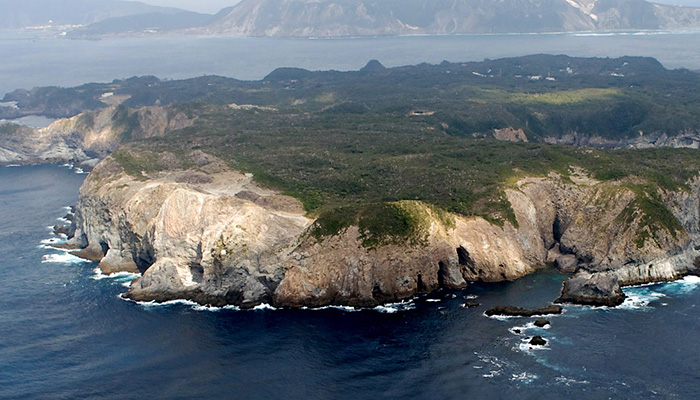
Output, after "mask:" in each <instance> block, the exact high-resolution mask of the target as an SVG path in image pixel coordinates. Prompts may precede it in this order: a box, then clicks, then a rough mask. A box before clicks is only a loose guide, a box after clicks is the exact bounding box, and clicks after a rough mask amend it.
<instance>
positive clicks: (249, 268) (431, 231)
mask: <svg viewBox="0 0 700 400" xmlns="http://www.w3.org/2000/svg"><path fill="white" fill-rule="evenodd" d="M188 157H190V159H191V161H192V162H193V163H194V164H196V165H197V167H196V168H195V169H173V170H169V171H163V172H160V173H158V174H155V175H153V176H150V175H149V176H148V177H145V178H136V177H133V176H130V175H129V174H127V173H126V172H125V171H124V169H123V168H122V167H121V166H120V165H119V163H118V162H116V161H115V160H114V159H112V158H111V157H108V158H107V159H105V160H104V161H103V162H101V163H100V164H99V165H98V166H97V167H96V168H95V170H94V171H93V172H92V173H91V174H90V176H89V177H88V178H87V180H86V181H85V183H84V185H83V187H82V188H81V191H80V202H79V204H78V207H77V209H76V214H75V217H74V218H73V221H72V226H71V228H70V230H69V237H70V240H69V241H68V244H67V245H68V246H72V247H73V248H75V249H79V250H78V251H77V252H76V253H75V254H76V255H78V256H81V257H84V258H88V259H91V260H95V261H99V262H100V264H99V266H100V268H101V269H102V270H103V272H104V273H105V274H109V273H114V272H120V271H128V272H138V273H142V274H143V277H142V278H140V279H139V280H137V281H135V282H134V284H133V285H132V287H131V289H130V290H129V292H128V293H127V294H126V295H125V297H126V298H128V299H132V300H136V301H157V302H164V301H169V300H175V299H184V300H191V301H195V302H197V303H200V304H203V305H212V306H225V305H234V306H238V307H241V308H252V307H255V306H257V305H260V304H264V303H266V304H271V305H272V306H274V307H294V308H296V307H322V306H328V305H334V306H354V307H374V306H377V305H380V304H384V303H391V302H397V301H401V300H405V299H408V298H411V297H412V296H415V295H416V294H420V293H430V292H433V291H435V290H437V289H440V288H444V289H461V288H464V287H466V286H467V285H468V283H469V282H477V281H481V282H499V281H507V280H514V279H517V278H519V277H522V276H524V275H526V274H529V273H531V272H533V271H534V270H535V269H536V268H538V267H541V266H544V265H545V264H546V263H548V262H554V263H555V264H556V265H557V266H558V267H559V269H560V270H563V271H566V272H569V273H574V272H575V275H574V276H573V277H572V278H570V279H569V280H567V281H566V282H565V284H564V287H563V291H562V295H561V297H560V298H559V299H558V300H557V301H558V302H560V303H575V304H587V305H594V306H615V305H619V304H621V303H622V302H623V301H624V294H623V293H622V291H621V287H622V286H627V285H635V284H640V283H650V282H661V281H669V280H675V279H678V278H680V277H682V276H683V275H687V274H695V273H697V272H698V262H697V259H698V251H697V250H695V248H694V245H695V243H697V242H698V240H699V239H700V228H699V226H700V196H698V193H699V192H700V181H698V180H695V181H693V182H690V187H691V190H690V191H684V190H680V191H678V192H669V193H665V194H664V196H665V197H664V200H663V201H664V202H665V204H666V205H667V206H668V208H669V209H670V210H671V211H672V212H673V213H674V215H676V218H677V219H678V220H679V221H680V222H681V224H682V230H679V231H678V232H667V231H663V230H657V231H655V232H654V235H655V236H654V237H653V240H646V241H644V242H642V243H640V242H639V241H638V240H637V237H636V235H635V234H636V232H638V231H639V230H640V229H645V226H644V225H643V223H642V217H643V215H642V214H641V213H639V212H636V213H633V214H632V215H633V217H632V218H629V220H628V221H627V222H628V226H627V227H626V229H621V227H620V226H618V225H616V224H615V222H616V221H618V220H619V216H620V215H621V214H623V213H624V212H626V211H625V210H629V209H630V207H632V206H633V205H634V201H635V199H636V196H638V194H635V193H634V192H633V191H631V190H629V189H627V187H626V186H625V185H621V184H619V183H602V182H598V181H595V180H593V179H591V178H589V177H587V176H586V174H585V171H579V170H576V171H573V173H572V181H573V182H569V181H566V180H564V179H562V178H561V177H560V176H558V175H556V174H550V176H548V177H540V178H524V179H522V180H520V181H519V182H518V184H517V188H513V189H508V190H506V194H507V196H508V200H509V201H510V203H511V205H512V207H513V210H514V212H515V215H516V218H517V222H518V227H517V228H516V227H514V226H513V225H512V224H511V223H509V222H506V223H505V225H504V226H503V227H499V226H497V225H494V224H492V223H489V222H487V221H485V220H484V219H482V218H478V217H471V218H467V217H462V216H456V215H452V216H450V218H452V219H453V225H450V224H446V223H445V221H444V219H441V218H439V217H438V216H437V215H435V214H434V213H433V212H432V211H431V210H430V208H429V207H427V206H426V205H423V204H422V203H420V202H409V203H405V204H401V206H402V207H412V209H415V210H418V211H420V212H421V213H423V214H421V215H424V216H425V223H426V234H427V236H426V240H425V242H424V243H422V244H420V245H408V244H406V245H397V244H389V245H382V246H379V247H376V248H366V247H365V246H363V244H362V243H361V241H360V239H359V236H360V234H359V231H358V228H357V227H356V226H351V227H349V228H347V229H345V230H343V231H342V232H340V233H339V234H337V235H334V236H331V237H327V238H322V239H319V238H315V237H314V236H313V235H310V234H309V231H310V228H311V227H312V226H313V225H314V219H313V218H310V217H309V216H307V215H306V213H305V212H304V211H303V209H302V207H301V204H300V203H299V202H298V201H297V200H295V199H293V198H291V197H287V196H283V195H281V194H279V193H277V192H274V191H271V190H268V189H263V188H261V187H259V186H257V185H256V184H255V183H254V181H253V180H252V177H251V176H247V175H245V174H242V173H240V172H238V171H233V170H231V169H229V168H228V167H227V166H226V165H225V164H224V163H222V162H221V161H220V160H218V159H216V158H215V157H212V156H210V155H208V154H205V153H202V152H200V151H195V152H192V153H191V154H189V156H188ZM640 244H641V245H640Z"/></svg>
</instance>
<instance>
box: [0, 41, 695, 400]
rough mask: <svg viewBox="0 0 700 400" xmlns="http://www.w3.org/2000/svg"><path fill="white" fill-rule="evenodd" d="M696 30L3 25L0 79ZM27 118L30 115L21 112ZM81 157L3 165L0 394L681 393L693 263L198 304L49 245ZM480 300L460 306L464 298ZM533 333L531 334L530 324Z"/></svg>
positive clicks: (15, 81)
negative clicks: (149, 30)
mask: <svg viewBox="0 0 700 400" xmlns="http://www.w3.org/2000/svg"><path fill="white" fill-rule="evenodd" d="M697 48H700V33H698V32H685V33H673V34H671V33H667V34H648V33H645V32H630V33H625V34H617V35H612V36H601V35H586V34H582V35H481V36H479V35H476V36H474V35H473V36H454V37H449V36H442V37H441V36H426V37H392V38H362V39H335V40H320V39H319V40H311V39H224V38H172V37H171V38H167V37H165V38H115V39H105V40H101V41H71V40H63V39H50V38H40V37H25V36H22V35H19V36H16V35H15V36H12V37H0V54H2V62H0V93H3V92H7V91H10V90H14V89H16V88H31V87H34V86H43V85H59V86H71V85H78V84H82V83H86V82H90V81H111V80H112V79H114V78H126V77H130V76H133V75H146V74H153V75H156V76H158V77H160V78H164V79H176V78H186V77H193V76H198V75H202V74H218V75H225V76H231V77H235V78H239V79H260V78H262V77H263V76H265V75H266V74H267V73H269V72H270V71H272V70H273V69H274V68H276V67H279V66H296V67H303V68H308V69H313V70H318V69H338V70H351V69H358V68H360V67H362V66H363V65H364V64H365V63H366V62H367V61H368V60H370V59H373V58H375V59H379V60H380V61H381V62H382V63H384V64H385V65H386V66H396V65H406V64H415V63H420V62H430V63H438V62H440V61H442V60H448V61H468V60H481V59H484V58H497V57H504V56H516V55H523V54H530V53H539V52H547V53H565V54H569V55H574V56H600V57H606V56H610V57H613V56H622V55H646V56H654V57H657V58H658V59H659V60H660V61H662V62H663V63H664V65H666V66H667V67H669V68H681V67H683V68H689V69H700V52H697V50H696V49H697ZM34 122H36V121H34ZM84 178H85V175H82V174H76V173H75V171H74V170H72V169H70V168H67V167H62V166H58V165H42V166H24V167H7V168H0V282H1V285H0V398H2V399H76V398H99V399H124V398H149V399H189V398H207V399H239V398H240V399H270V398H273V399H275V398H305V399H352V400H357V399H365V398H379V399H382V398H392V399H393V398H406V399H428V398H429V399H465V398H475V399H512V398H518V399H535V398H537V399H561V398H566V397H568V398H572V399H608V398H610V399H639V398H644V399H654V398H659V399H668V398H674V399H696V398H698V397H699V396H700V373H699V372H698V369H697V360H698V359H700V344H699V343H698V342H697V341H695V340H694V339H695V337H696V336H697V333H698V332H699V331H700V307H698V304H700V279H699V278H695V277H688V278H685V279H683V280H681V281H678V282H673V283H664V284H657V285H648V286H643V287H635V288H627V289H625V291H626V293H627V294H628V296H629V299H628V301H627V302H625V304H623V305H622V306H621V307H618V308H615V309H607V308H598V309H594V308H590V307H577V306H567V307H566V308H565V312H564V313H563V314H562V315H560V316H552V317H548V319H549V320H550V321H551V326H550V327H548V328H537V327H535V326H534V325H533V321H534V318H500V319H499V318H488V317H486V316H485V315H484V314H483V313H484V311H485V310H486V309H487V308H488V307H492V306H496V305H513V306H523V307H539V306H544V305H547V304H549V303H550V302H551V301H552V300H554V299H555V298H556V297H557V296H558V294H559V291H560V289H561V284H562V282H563V281H564V280H565V279H566V276H564V275H561V274H559V273H558V272H556V271H554V270H551V269H544V270H540V271H538V272H537V273H535V274H533V275H530V276H528V277H525V278H523V279H520V280H518V281H516V282H510V283H499V284H474V285H472V286H470V287H469V288H467V289H466V290H463V291H455V292H449V291H443V292H438V293H435V294H433V295H430V296H419V297H417V298H414V299H412V300H411V301H408V302H405V303H402V304H395V305H388V306H386V307H379V308H377V309H371V310H354V309H336V308H328V309H322V310H274V309H270V308H269V307H268V308H265V307H261V308H260V309H257V310H250V311H238V310H235V309H211V308H203V307H199V306H196V305H193V304H187V303H169V304H166V305H155V304H136V303H133V302H129V301H125V300H123V299H121V298H120V297H119V295H120V294H122V293H124V292H125V291H126V290H127V287H126V286H128V283H129V281H130V280H131V279H133V276H129V275H118V276H112V277H106V276H104V275H102V274H100V273H99V271H98V270H97V271H96V265H95V264H94V263H90V262H84V261H81V260H79V259H77V258H75V257H72V256H70V255H69V254H66V253H65V252H61V251H58V250H54V249H51V248H48V247H47V246H46V245H47V244H49V243H51V242H55V241H57V240H60V238H58V237H55V236H54V235H53V234H52V233H51V230H50V229H49V226H51V225H54V224H55V223H57V219H60V218H62V217H63V216H64V215H65V214H66V212H67V208H66V207H69V206H71V205H74V204H76V202H77V193H78V188H79V186H80V184H81V183H82V181H83V179H84ZM467 301H477V302H479V303H480V304H481V305H480V306H479V307H476V308H465V307H464V305H465V303H466V302H467ZM534 335H541V336H542V337H544V338H545V340H547V341H548V343H547V345H546V346H544V347H541V348H534V347H532V346H530V345H529V344H528V340H529V338H531V337H532V336H534Z"/></svg>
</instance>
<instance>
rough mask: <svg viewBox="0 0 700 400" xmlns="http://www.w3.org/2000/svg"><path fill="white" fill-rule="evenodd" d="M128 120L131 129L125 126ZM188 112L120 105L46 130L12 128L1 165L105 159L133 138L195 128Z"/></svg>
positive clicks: (0, 144)
mask: <svg viewBox="0 0 700 400" xmlns="http://www.w3.org/2000/svg"><path fill="white" fill-rule="evenodd" d="M121 120H125V121H128V124H130V126H124V125H125V124H126V123H127V122H122V121H121ZM192 123H193V121H192V120H191V119H189V118H187V116H186V115H185V114H184V113H180V112H173V111H170V110H169V109H166V108H163V107H144V108H140V109H138V110H128V109H126V108H119V107H116V106H113V107H109V108H106V109H104V110H101V111H97V112H86V113H83V114H80V115H77V116H75V117H72V118H67V119H60V120H58V121H56V122H54V123H53V124H51V125H50V126H48V127H46V128H42V129H31V128H27V127H20V126H11V128H10V127H8V128H5V129H7V130H8V133H7V134H3V135H0V164H29V163H37V162H61V161H62V162H66V161H71V162H83V161H88V160H92V159H95V158H103V157H105V156H107V155H108V154H110V153H111V152H113V151H114V150H116V148H117V147H118V146H119V144H120V143H122V141H123V140H124V139H125V137H124V136H123V135H125V134H127V132H128V135H129V138H130V139H139V138H149V137H154V136H163V135H164V134H165V132H166V130H176V129H181V128H185V127H188V126H191V125H192Z"/></svg>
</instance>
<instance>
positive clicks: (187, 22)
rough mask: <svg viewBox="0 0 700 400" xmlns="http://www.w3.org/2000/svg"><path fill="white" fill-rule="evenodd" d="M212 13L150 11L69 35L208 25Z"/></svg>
mask: <svg viewBox="0 0 700 400" xmlns="http://www.w3.org/2000/svg"><path fill="white" fill-rule="evenodd" d="M214 18H215V17H214V16H213V15H210V14H200V13H196V12H192V11H180V12H176V13H162V12H160V13H148V14H136V15H127V16H123V17H115V18H108V19H106V20H104V21H99V22H95V23H94V24H90V25H88V26H85V27H81V28H78V29H74V30H72V31H69V32H68V37H71V38H85V37H95V36H97V37H99V36H103V35H114V34H123V33H142V32H164V31H173V30H182V29H190V28H197V27H203V26H206V25H208V24H210V23H212V21H213V20H214Z"/></svg>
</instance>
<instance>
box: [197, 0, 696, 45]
mask: <svg viewBox="0 0 700 400" xmlns="http://www.w3.org/2000/svg"><path fill="white" fill-rule="evenodd" d="M687 27H700V9H698V8H691V7H676V6H667V5H658V4H653V3H649V2H647V1H645V0H498V1H495V0H243V1H241V2H240V3H238V4H236V5H235V6H233V7H230V8H228V9H225V10H222V12H220V13H219V14H218V17H217V18H215V20H214V22H213V23H212V24H210V25H209V26H207V27H206V28H204V29H201V31H200V33H205V34H215V35H227V36H360V35H398V34H462V33H531V32H572V31H596V30H618V29H650V30H658V29H674V28H687Z"/></svg>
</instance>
